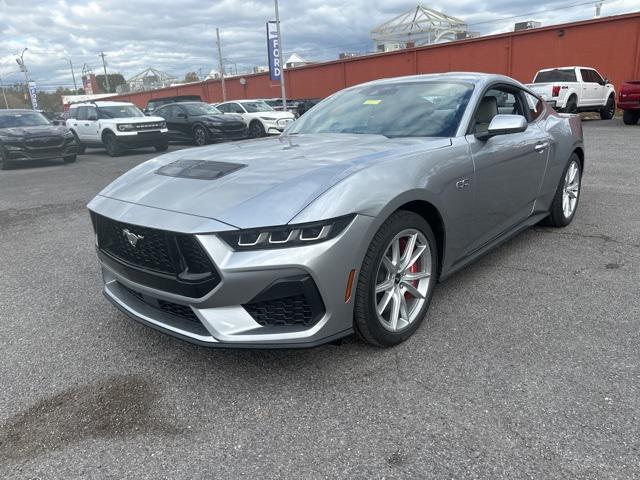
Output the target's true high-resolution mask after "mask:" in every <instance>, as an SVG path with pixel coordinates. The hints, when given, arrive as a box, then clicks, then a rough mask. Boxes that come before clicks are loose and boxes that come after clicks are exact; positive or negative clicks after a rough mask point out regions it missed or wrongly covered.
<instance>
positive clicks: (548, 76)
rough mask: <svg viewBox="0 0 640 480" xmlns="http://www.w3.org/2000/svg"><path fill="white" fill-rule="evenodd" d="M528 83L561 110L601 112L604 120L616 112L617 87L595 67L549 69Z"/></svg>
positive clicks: (568, 111)
mask: <svg viewBox="0 0 640 480" xmlns="http://www.w3.org/2000/svg"><path fill="white" fill-rule="evenodd" d="M527 86H528V87H529V88H530V89H531V90H533V91H534V92H536V93H537V94H538V95H540V96H541V97H542V98H543V99H544V100H545V101H546V102H547V103H548V104H550V105H551V106H552V107H554V108H555V109H556V110H558V111H561V112H565V113H578V112H598V113H599V114H600V118H602V119H603V120H609V119H611V118H613V115H614V114H615V113H616V90H615V88H614V86H613V85H612V84H611V83H609V80H607V79H606V78H603V77H602V75H600V74H599V73H598V72H597V71H596V70H595V69H593V68H589V67H560V68H547V69H544V70H540V71H539V72H538V73H536V76H535V77H534V78H533V83H530V84H528V85H527Z"/></svg>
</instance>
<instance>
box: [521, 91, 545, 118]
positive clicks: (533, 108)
mask: <svg viewBox="0 0 640 480" xmlns="http://www.w3.org/2000/svg"><path fill="white" fill-rule="evenodd" d="M524 97H525V98H526V99H527V106H528V107H529V112H530V114H531V119H532V120H534V121H535V120H537V119H538V117H539V116H540V115H542V112H544V103H542V100H540V99H539V98H538V97H536V96H534V95H531V94H530V93H528V92H524Z"/></svg>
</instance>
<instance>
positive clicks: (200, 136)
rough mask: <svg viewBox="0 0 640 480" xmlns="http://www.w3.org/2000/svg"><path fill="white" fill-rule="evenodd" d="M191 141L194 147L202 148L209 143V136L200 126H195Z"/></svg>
mask: <svg viewBox="0 0 640 480" xmlns="http://www.w3.org/2000/svg"><path fill="white" fill-rule="evenodd" d="M193 141H194V142H196V145H197V146H199V147H202V146H204V145H206V144H207V143H209V134H208V133H207V130H206V129H205V128H204V127H203V126H202V125H196V126H195V127H194V129H193Z"/></svg>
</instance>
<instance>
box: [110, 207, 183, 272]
mask: <svg viewBox="0 0 640 480" xmlns="http://www.w3.org/2000/svg"><path fill="white" fill-rule="evenodd" d="M127 232H129V233H130V234H132V235H137V236H138V237H139V238H140V239H139V240H138V241H137V243H136V244H135V245H134V244H132V243H131V242H130V241H129V240H128V238H127ZM98 242H99V244H100V248H102V249H103V250H104V251H106V252H108V253H110V254H111V255H113V256H114V257H117V258H119V259H120V260H124V261H125V262H127V263H130V264H133V265H136V266H138V267H142V268H145V269H148V270H154V271H156V272H161V273H168V274H175V273H177V272H176V271H175V266H174V263H173V262H172V260H171V255H170V253H169V248H168V242H167V235H166V233H165V232H164V231H162V230H155V229H152V228H145V227H140V226H137V225H130V224H127V223H121V222H116V221H114V220H111V219H108V218H106V217H101V219H100V228H99V230H98Z"/></svg>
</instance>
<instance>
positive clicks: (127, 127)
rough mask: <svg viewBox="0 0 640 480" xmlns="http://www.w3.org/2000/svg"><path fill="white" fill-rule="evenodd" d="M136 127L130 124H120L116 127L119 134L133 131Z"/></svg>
mask: <svg viewBox="0 0 640 480" xmlns="http://www.w3.org/2000/svg"><path fill="white" fill-rule="evenodd" d="M135 128H136V127H134V126H133V125H132V124H130V123H121V124H120V125H118V130H119V131H120V132H130V131H132V130H135Z"/></svg>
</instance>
